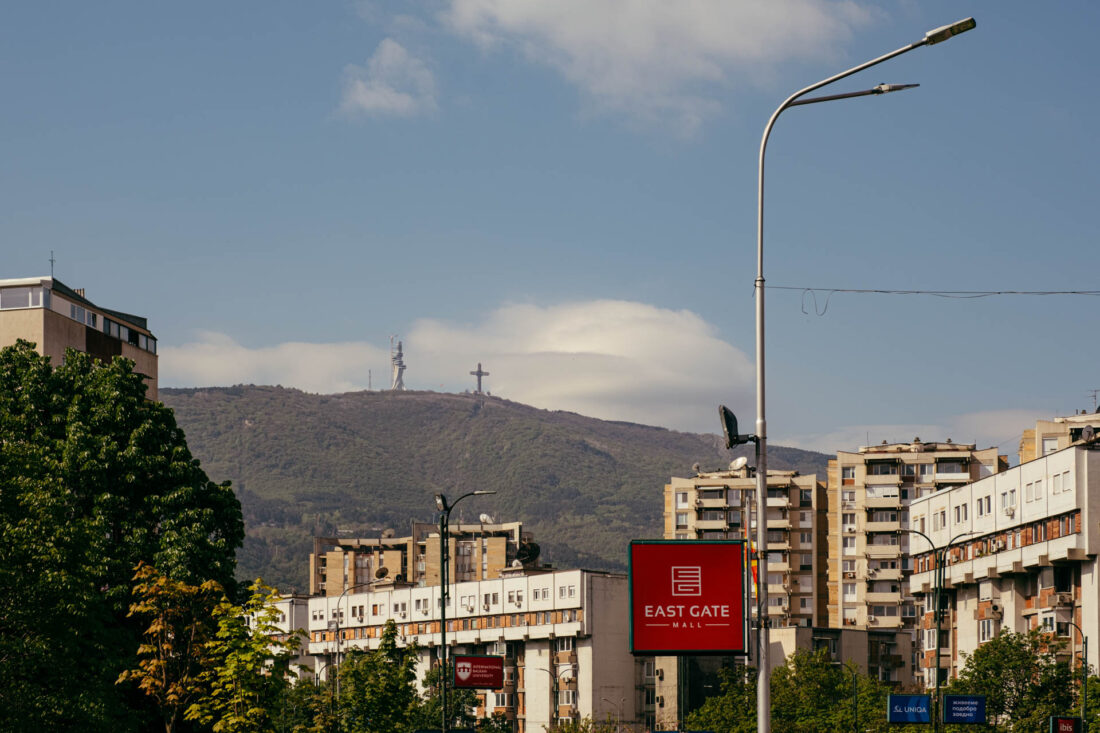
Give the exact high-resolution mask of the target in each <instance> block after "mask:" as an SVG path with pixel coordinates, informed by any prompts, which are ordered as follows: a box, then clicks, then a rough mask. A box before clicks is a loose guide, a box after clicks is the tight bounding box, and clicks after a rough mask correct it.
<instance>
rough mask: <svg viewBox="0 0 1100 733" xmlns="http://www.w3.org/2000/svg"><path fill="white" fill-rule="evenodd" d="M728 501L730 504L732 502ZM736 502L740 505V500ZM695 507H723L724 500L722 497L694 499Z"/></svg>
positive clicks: (724, 506) (724, 505)
mask: <svg viewBox="0 0 1100 733" xmlns="http://www.w3.org/2000/svg"><path fill="white" fill-rule="evenodd" d="M730 503H731V504H732V503H733V502H732V501H731V502H730ZM738 504H739V505H740V502H738ZM695 508H696V509H725V508H726V500H725V499H723V498H716V499H696V500H695Z"/></svg>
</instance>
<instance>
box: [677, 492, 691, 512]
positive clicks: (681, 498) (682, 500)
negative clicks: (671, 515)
mask: <svg viewBox="0 0 1100 733" xmlns="http://www.w3.org/2000/svg"><path fill="white" fill-rule="evenodd" d="M687 506H688V492H686V491H677V492H676V508H677V509H686V508H687Z"/></svg>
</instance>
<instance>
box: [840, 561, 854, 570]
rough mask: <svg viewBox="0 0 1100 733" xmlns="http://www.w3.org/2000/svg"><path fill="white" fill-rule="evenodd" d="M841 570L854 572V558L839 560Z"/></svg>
mask: <svg viewBox="0 0 1100 733" xmlns="http://www.w3.org/2000/svg"><path fill="white" fill-rule="evenodd" d="M841 570H843V571H844V572H845V573H854V572H855V571H856V561H855V560H844V561H842V562H841Z"/></svg>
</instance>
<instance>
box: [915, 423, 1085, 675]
mask: <svg viewBox="0 0 1100 733" xmlns="http://www.w3.org/2000/svg"><path fill="white" fill-rule="evenodd" d="M909 513H910V517H909V519H910V526H911V527H912V528H913V529H915V530H919V531H921V532H923V533H925V534H926V535H928V538H929V539H930V540H931V542H932V543H934V544H935V545H936V547H939V548H947V552H946V556H945V557H946V559H945V566H944V572H945V577H944V591H943V594H944V597H945V601H944V604H945V608H946V609H947V610H946V613H945V615H944V619H943V623H942V632H941V634H940V646H941V655H942V656H941V661H940V665H939V666H940V668H941V669H945V670H947V671H946V672H941V675H951V676H954V675H955V674H956V673H957V672H958V669H959V667H960V665H961V664H962V663H963V659H962V656H961V655H962V654H963V653H971V652H973V651H974V650H975V649H976V648H977V647H978V646H979V645H980V644H982V643H983V642H985V641H988V640H989V639H992V638H993V637H994V636H996V634H997V633H998V632H999V631H1000V630H1001V629H1009V630H1012V631H1016V632H1024V631H1027V630H1028V629H1033V628H1037V627H1045V628H1047V629H1049V630H1050V631H1051V632H1053V633H1055V634H1057V635H1058V636H1065V637H1067V641H1068V642H1069V647H1068V650H1067V651H1068V652H1069V653H1076V652H1077V651H1079V650H1080V648H1081V646H1080V644H1081V638H1080V635H1079V634H1078V633H1077V631H1076V630H1075V629H1074V628H1073V626H1071V624H1070V622H1072V623H1074V624H1077V625H1078V626H1079V627H1081V628H1082V629H1085V630H1088V629H1093V630H1095V629H1097V628H1098V626H1100V567H1098V565H1097V559H1096V558H1097V555H1098V554H1100V450H1098V449H1097V446H1096V444H1094V443H1092V442H1091V441H1090V442H1088V443H1083V442H1079V443H1077V444H1075V445H1072V446H1070V447H1068V448H1063V449H1061V450H1054V451H1052V452H1048V453H1046V455H1041V456H1039V457H1037V458H1035V459H1034V460H1031V461H1028V462H1027V463H1023V464H1021V465H1019V466H1016V467H1014V468H1012V469H1009V470H1007V471H1004V472H1002V473H999V474H996V475H994V476H989V477H986V478H983V479H981V480H979V481H975V482H973V483H971V484H968V485H965V486H959V487H955V488H952V489H950V490H948V491H942V492H938V493H934V494H931V495H928V496H924V497H921V498H919V499H916V500H914V501H913V502H912V503H911V504H910V506H909ZM960 535H961V537H960ZM955 538H958V539H955ZM953 539H954V540H955V541H954V542H952V540H953ZM948 543H950V547H947V546H948ZM910 547H911V551H912V552H913V560H914V572H913V574H912V575H911V576H910V577H909V590H910V591H911V592H912V593H913V594H914V595H915V596H917V597H918V598H920V599H922V601H921V614H920V636H919V646H920V647H921V650H922V651H921V653H920V654H919V660H920V661H919V665H920V667H921V669H922V670H923V679H924V681H925V683H926V684H927V685H933V684H934V683H935V676H934V675H933V673H932V672H931V670H932V669H933V668H935V666H936V660H935V656H936V652H935V649H936V632H935V621H934V617H933V614H932V610H933V606H934V602H933V598H934V592H935V572H934V568H935V561H934V557H933V553H932V552H931V551H930V548H929V547H928V542H927V541H926V540H925V539H923V538H922V537H920V536H919V535H915V534H914V535H911V537H910ZM1086 633H1087V632H1086ZM1097 651H1098V650H1097V649H1096V647H1095V646H1094V647H1093V649H1092V650H1091V651H1090V653H1089V660H1088V662H1089V664H1092V665H1097V664H1100V654H1098V653H1097Z"/></svg>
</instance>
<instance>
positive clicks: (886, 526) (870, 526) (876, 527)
mask: <svg viewBox="0 0 1100 733" xmlns="http://www.w3.org/2000/svg"><path fill="white" fill-rule="evenodd" d="M899 529H901V524H899V523H898V522H867V523H866V524H865V525H863V530H864V531H865V532H896V531H898V530H899Z"/></svg>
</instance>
